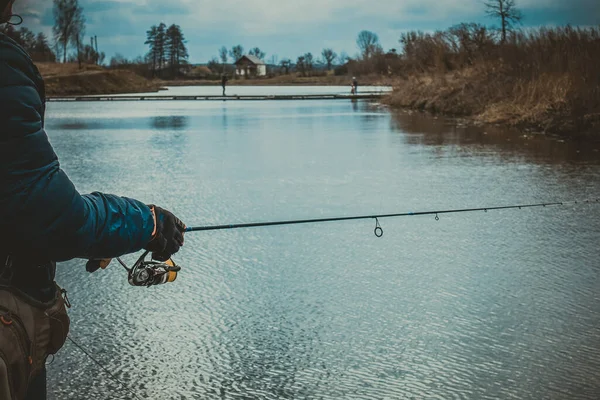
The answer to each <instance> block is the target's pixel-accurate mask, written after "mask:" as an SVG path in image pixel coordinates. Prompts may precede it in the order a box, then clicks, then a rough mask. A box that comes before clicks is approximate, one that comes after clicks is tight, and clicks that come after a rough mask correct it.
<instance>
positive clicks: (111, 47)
mask: <svg viewBox="0 0 600 400" xmlns="http://www.w3.org/2000/svg"><path fill="white" fill-rule="evenodd" d="M79 2H80V4H81V6H82V7H83V10H84V15H85V17H86V20H87V23H86V33H87V36H88V37H89V36H90V35H96V36H97V37H98V47H99V50H100V51H104V52H105V53H106V55H107V60H109V59H110V58H111V57H112V56H113V55H115V54H116V53H120V54H122V55H124V56H125V57H127V58H135V57H137V56H140V55H144V54H145V53H146V52H147V50H148V48H147V46H146V45H144V41H145V39H146V31H147V30H148V29H149V28H150V27H151V26H152V25H157V24H159V23H160V22H164V23H165V24H167V25H170V24H177V25H180V26H181V28H182V30H183V33H184V35H185V37H186V39H187V47H188V50H189V54H190V62H192V63H205V62H207V61H208V60H210V59H211V58H212V57H217V56H218V50H219V48H220V47H221V46H223V45H224V46H226V47H227V48H231V47H232V46H234V45H237V44H241V45H242V46H243V47H244V49H245V50H246V51H248V50H249V49H250V48H253V47H259V48H260V49H261V50H262V51H264V52H265V53H266V60H267V61H268V60H270V59H271V57H272V56H274V55H276V56H277V59H278V60H281V59H283V58H290V59H292V60H296V58H297V57H298V56H299V55H301V54H304V53H307V52H312V53H313V55H315V56H317V55H320V54H321V50H322V49H323V48H333V49H334V51H336V52H337V53H338V54H341V53H342V52H345V53H347V54H348V55H349V56H354V55H356V54H357V53H358V48H357V46H356V37H357V35H358V33H359V32H360V31H361V30H369V31H372V32H375V33H376V34H377V35H378V36H379V40H380V42H381V44H382V46H383V48H384V49H385V50H389V49H392V48H396V49H400V44H399V43H398V39H399V37H400V34H401V33H402V32H405V31H409V30H422V31H435V30H438V29H446V28H448V27H450V26H452V25H455V24H458V23H461V22H479V23H483V24H486V25H496V26H497V25H498V23H497V21H495V20H493V19H490V18H489V17H487V16H486V15H485V7H484V4H483V0H246V1H244V0H210V1H206V0H168V1H165V0H79ZM516 3H517V6H518V7H519V8H520V9H521V11H522V12H523V15H524V19H523V22H522V26H523V27H537V26H542V25H552V26H557V25H565V24H571V25H579V26H591V25H600V1H599V0H568V1H565V0H516ZM15 12H19V13H20V14H21V15H22V16H23V17H24V19H25V23H24V26H26V27H28V28H30V29H32V30H33V31H35V32H39V31H43V32H45V33H47V34H48V35H49V36H51V32H52V25H53V23H54V18H53V14H52V1H51V0H16V3H15ZM87 42H89V39H87Z"/></svg>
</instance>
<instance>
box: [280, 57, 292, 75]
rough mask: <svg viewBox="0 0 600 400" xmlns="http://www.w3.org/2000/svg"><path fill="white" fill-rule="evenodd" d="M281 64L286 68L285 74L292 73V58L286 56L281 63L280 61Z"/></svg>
mask: <svg viewBox="0 0 600 400" xmlns="http://www.w3.org/2000/svg"><path fill="white" fill-rule="evenodd" d="M279 65H281V68H283V69H284V70H285V74H286V75H287V74H289V73H290V67H291V66H292V60H290V59H289V58H284V59H283V60H281V63H279Z"/></svg>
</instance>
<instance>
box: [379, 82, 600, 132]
mask: <svg viewBox="0 0 600 400" xmlns="http://www.w3.org/2000/svg"><path fill="white" fill-rule="evenodd" d="M545 83H546V84H547V85H548V86H551V87H552V88H553V89H554V92H555V93H557V92H558V93H559V94H557V95H555V96H554V97H544V96H539V97H538V98H528V97H527V96H514V95H513V94H512V93H511V94H507V93H499V94H496V93H494V95H489V93H490V92H493V91H494V89H495V83H494V82H493V81H491V77H489V76H486V75H478V74H477V73H476V72H475V73H474V72H472V71H468V72H466V73H465V72H464V71H463V72H462V73H455V74H446V75H443V76H435V75H433V74H422V75H413V76H410V77H407V78H405V79H403V80H401V81H397V82H396V83H394V84H393V91H392V92H391V93H390V94H389V95H388V96H385V97H384V98H382V104H384V105H386V106H387V107H389V108H390V109H391V110H414V111H422V112H427V113H428V114H430V115H432V116H436V115H439V116H443V117H448V118H453V119H457V120H459V121H460V122H461V123H467V124H469V125H473V126H484V125H485V126H497V127H506V128H510V129H518V130H522V131H523V132H524V133H527V134H542V135H545V136H548V137H555V138H561V139H569V140H584V141H592V142H597V141H600V114H576V112H575V110H572V109H569V107H566V106H565V105H564V103H565V102H564V100H563V99H562V98H561V95H560V91H559V90H558V89H557V87H561V85H563V82H562V81H561V80H560V79H555V80H551V81H548V82H545ZM519 85H520V86H522V87H523V89H522V90H523V91H525V92H526V91H527V90H528V89H529V86H535V85H539V83H538V82H519Z"/></svg>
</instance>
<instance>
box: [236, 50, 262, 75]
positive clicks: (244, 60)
mask: <svg viewBox="0 0 600 400" xmlns="http://www.w3.org/2000/svg"><path fill="white" fill-rule="evenodd" d="M235 74H236V75H237V76H244V77H250V76H266V75H267V65H266V64H265V62H264V61H263V60H261V59H260V58H258V57H256V56H251V55H246V56H242V57H241V58H240V59H239V60H237V61H236V62H235Z"/></svg>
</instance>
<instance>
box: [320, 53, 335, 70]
mask: <svg viewBox="0 0 600 400" xmlns="http://www.w3.org/2000/svg"><path fill="white" fill-rule="evenodd" d="M321 55H322V56H323V61H324V64H326V65H327V70H330V69H331V65H332V64H333V61H334V60H335V59H336V58H337V54H336V53H335V52H334V51H333V50H332V49H323V51H322V52H321Z"/></svg>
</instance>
